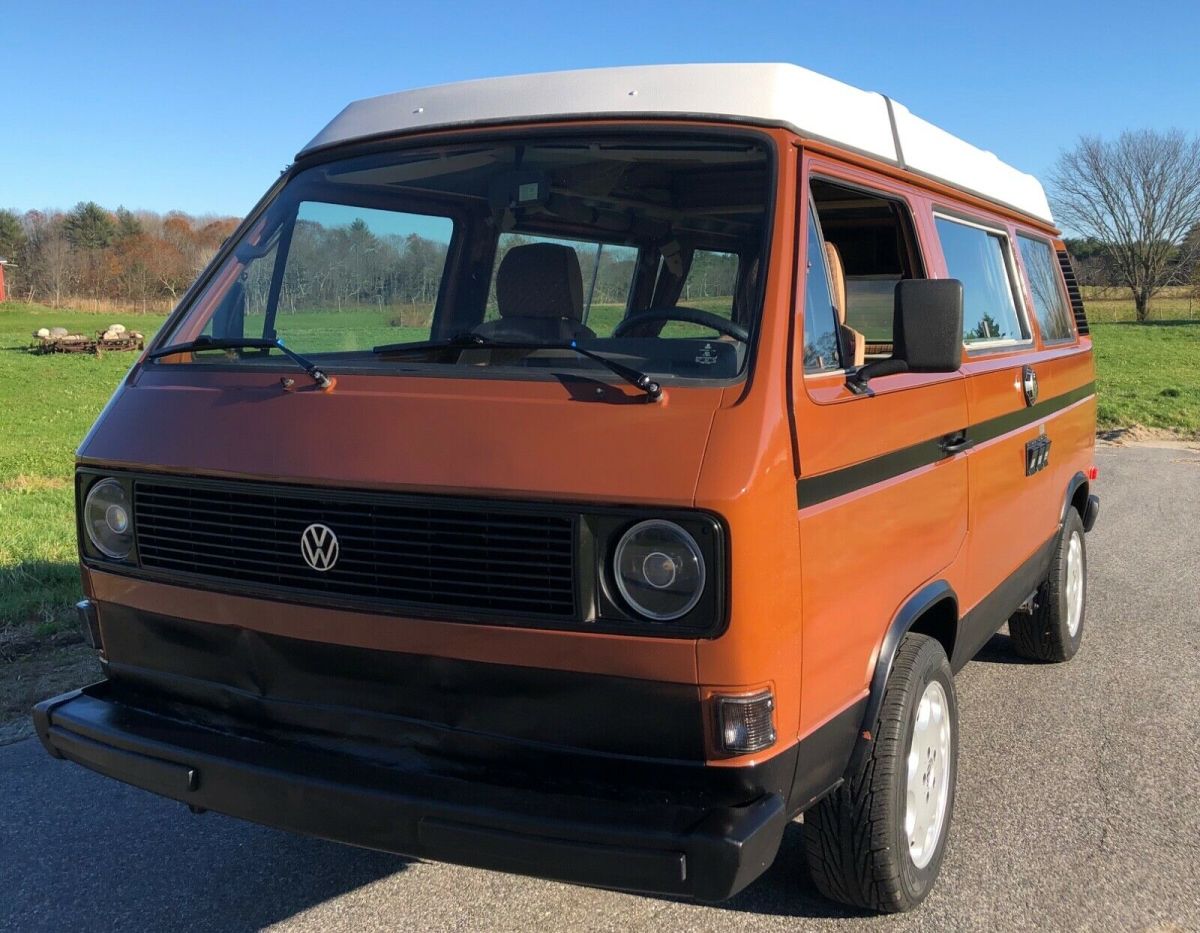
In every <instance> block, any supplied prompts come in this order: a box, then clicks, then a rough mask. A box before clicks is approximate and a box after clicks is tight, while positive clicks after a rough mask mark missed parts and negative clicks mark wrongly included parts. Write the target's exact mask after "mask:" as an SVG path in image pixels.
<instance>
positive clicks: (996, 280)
mask: <svg viewBox="0 0 1200 933" xmlns="http://www.w3.org/2000/svg"><path fill="white" fill-rule="evenodd" d="M935 219H936V221H937V231H938V238H939V239H940V240H941V243H942V254H943V255H944V256H945V257H946V268H947V270H948V271H949V273H950V277H951V278H953V279H958V280H959V281H960V282H962V285H963V341H964V342H965V343H966V344H967V346H968V347H970V346H987V345H988V344H994V343H1011V342H1013V341H1019V340H1026V339H1028V337H1029V331H1028V330H1027V329H1026V328H1025V325H1024V323H1023V321H1022V320H1021V316H1020V314H1019V313H1018V312H1017V299H1016V293H1015V288H1014V284H1013V276H1012V264H1011V262H1010V260H1009V252H1008V237H1007V236H1006V235H1005V234H1003V233H998V232H996V231H994V230H988V229H985V228H983V227H977V226H975V225H974V224H969V223H963V222H962V221H958V220H951V219H950V218H949V217H937V218H935Z"/></svg>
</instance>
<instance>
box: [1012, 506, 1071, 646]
mask: <svg viewBox="0 0 1200 933" xmlns="http://www.w3.org/2000/svg"><path fill="white" fill-rule="evenodd" d="M1086 609H1087V546H1086V544H1085V543H1084V534H1083V519H1082V518H1080V517H1079V513H1078V512H1076V511H1075V509H1073V508H1071V509H1067V517H1066V519H1065V520H1064V521H1063V525H1062V530H1061V531H1060V532H1059V535H1058V541H1057V542H1056V544H1055V548H1054V555H1053V557H1052V558H1051V561H1050V571H1049V573H1048V574H1047V575H1046V579H1045V580H1044V581H1043V582H1042V584H1041V586H1039V587H1038V590H1037V595H1036V596H1035V597H1034V604H1033V611H1032V612H1030V613H1025V612H1018V613H1015V614H1014V615H1013V616H1012V618H1010V619H1009V620H1008V634H1009V636H1010V637H1011V638H1012V645H1013V649H1014V650H1015V651H1016V652H1017V654H1019V655H1021V657H1023V658H1029V659H1030V660H1032V661H1051V662H1053V661H1069V660H1070V659H1071V658H1073V657H1074V656H1075V652H1076V651H1078V650H1079V645H1080V643H1081V642H1082V641H1083V616H1084V611H1085V610H1086Z"/></svg>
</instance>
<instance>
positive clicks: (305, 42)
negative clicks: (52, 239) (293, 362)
mask: <svg viewBox="0 0 1200 933" xmlns="http://www.w3.org/2000/svg"><path fill="white" fill-rule="evenodd" d="M1198 49H1200V4H1194V3H1192V2H1190V0H1185V2H1170V3H1168V2H1158V0H1153V2H1141V3H1138V4H1133V3H1129V2H1115V0H1093V2H1074V0H1063V2H1048V0H1040V2H1026V0H1011V2H1008V3H988V4H982V3H975V2H972V0H965V2H964V0H958V2H928V3H922V2H919V0H910V2H899V0H890V2H858V3H855V2H842V3H829V2H828V0H825V2H822V3H807V2H800V0H792V2H784V3H761V4H755V3H749V2H742V3H737V2H723V3H690V4H687V3H668V4H662V3H647V2H645V0H641V2H637V3H624V2H602V3H591V4H578V3H565V2H558V3H519V2H515V0H513V2H508V3H503V4H501V3H494V2H493V3H479V2H459V3H454V2H440V3H439V2H429V3H424V4H419V3H399V2H391V3H387V2H365V0H339V2H337V3H329V2H327V0H326V2H321V3H314V2H308V0H290V2H276V0H269V2H255V3H240V2H239V3H234V2H223V0H221V2H218V0H214V2H206V3H199V2H197V3H194V4H192V5H191V6H190V8H187V7H185V5H184V4H183V3H175V2H167V3H164V2H161V0H157V2H132V0H125V2H123V0H109V2H106V3H67V2H59V0H37V2H17V3H12V4H6V5H4V7H3V9H2V10H0V50H2V53H0V62H2V67H3V73H4V75H5V78H6V80H5V82H4V87H5V93H4V94H3V96H2V97H0V207H15V208H18V209H22V210H24V209H29V208H45V207H63V208H66V207H70V206H71V205H73V204H74V203H75V202H77V201H80V200H85V199H92V200H96V201H99V202H100V203H101V204H104V205H105V206H107V207H110V208H115V207H116V206H117V205H122V204H123V205H125V206H127V207H130V208H134V209H136V208H148V209H152V210H159V211H165V210H168V209H171V208H179V209H182V210H186V211H189V212H192V213H221V214H238V215H240V214H243V213H245V212H246V211H247V210H248V209H249V208H250V207H251V206H252V205H253V204H254V202H255V201H256V200H257V199H258V197H259V196H260V195H261V194H262V192H263V191H264V190H266V188H267V186H268V185H269V184H270V183H271V181H272V180H273V179H274V178H275V177H276V176H277V175H278V173H279V171H280V170H281V169H282V168H283V167H284V166H285V165H286V164H287V163H288V162H289V161H290V160H291V158H292V156H293V154H294V153H295V152H296V151H297V150H298V149H299V148H300V147H301V146H302V145H303V144H304V143H306V142H307V141H308V140H309V139H310V138H311V137H312V136H314V135H315V134H316V132H317V131H318V130H319V129H320V128H321V127H322V126H323V125H324V123H325V122H326V121H327V120H328V119H329V118H330V117H332V116H333V115H334V114H335V113H336V112H337V111H338V110H340V109H341V108H342V107H343V106H344V105H345V104H346V103H347V102H348V101H350V100H353V99H356V98H359V97H369V96H374V95H376V94H381V93H385V92H387V91H392V90H399V89H402V88H405V87H416V86H420V85H425V84H434V83H440V82H444V81H453V80H458V79H463V78H474V77H484V76H491V75H500V74H514V73H520V72H528V71H546V70H554V69H561V68H579V67H594V66H603V65H619V64H643V63H659V62H688V61H793V62H796V63H798V64H801V65H804V66H806V67H809V68H813V69H815V70H817V71H821V72H824V73H826V74H829V75H832V76H833V77H836V78H839V79H841V80H844V81H847V82H849V83H851V84H854V85H857V86H859V87H863V88H867V89H869V90H876V91H881V92H883V93H886V94H888V95H890V96H892V97H894V98H896V99H897V100H899V101H901V102H903V103H904V104H906V105H907V106H908V107H909V108H910V109H911V110H912V111H913V112H914V113H917V114H919V115H921V116H923V117H925V118H926V119H929V120H932V121H933V122H935V123H938V124H940V125H942V126H944V127H945V128H946V129H948V130H950V131H951V132H954V133H957V134H958V135H960V136H963V137H965V138H966V139H968V140H969V141H971V142H973V143H975V144H976V145H980V146H983V147H985V148H988V149H991V150H993V151H994V152H996V153H997V154H998V155H999V156H1000V157H1001V158H1003V159H1005V160H1006V161H1009V162H1012V163H1013V164H1015V165H1017V166H1018V167H1020V168H1022V169H1025V170H1027V171H1032V172H1035V173H1038V174H1044V173H1045V171H1046V170H1047V169H1048V168H1049V166H1050V165H1051V164H1052V163H1053V161H1054V159H1055V157H1056V156H1057V154H1058V152H1059V150H1060V149H1062V148H1064V147H1067V146H1069V145H1071V144H1072V143H1073V141H1074V140H1075V139H1076V138H1077V137H1078V136H1079V135H1080V134H1081V133H1099V134H1101V135H1113V134H1116V133H1118V132H1120V131H1121V130H1122V129H1125V128H1137V127H1154V128H1166V127H1171V126H1176V127H1179V128H1181V129H1184V130H1185V131H1187V132H1189V133H1200V72H1197V70H1196V68H1197V61H1198V60H1200V53H1198V51H1197V50H1198Z"/></svg>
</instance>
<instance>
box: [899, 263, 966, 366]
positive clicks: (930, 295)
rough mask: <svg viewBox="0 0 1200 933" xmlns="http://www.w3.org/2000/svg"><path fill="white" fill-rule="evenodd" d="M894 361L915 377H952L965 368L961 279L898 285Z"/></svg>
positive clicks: (928, 280)
mask: <svg viewBox="0 0 1200 933" xmlns="http://www.w3.org/2000/svg"><path fill="white" fill-rule="evenodd" d="M892 327H893V331H894V333H893V340H894V343H893V352H892V356H893V358H894V359H900V360H903V361H904V363H905V364H906V366H907V368H908V371H909V372H913V373H952V372H956V371H957V370H958V369H959V367H961V366H962V348H963V287H962V282H960V281H959V280H958V279H904V280H903V281H901V282H897V283H896V307H895V315H894V318H893V325H892Z"/></svg>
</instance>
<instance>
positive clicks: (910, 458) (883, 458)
mask: <svg viewBox="0 0 1200 933" xmlns="http://www.w3.org/2000/svg"><path fill="white" fill-rule="evenodd" d="M1095 394H1096V383H1094V382H1089V383H1087V384H1086V385H1082V386H1080V387H1079V388H1077V389H1072V390H1071V391H1070V392H1065V393H1063V394H1062V395H1056V396H1054V397H1053V398H1048V399H1043V400H1042V401H1040V402H1038V403H1037V404H1036V405H1033V406H1030V407H1028V408H1019V409H1017V410H1016V411H1011V412H1009V413H1007V414H1004V415H999V416H997V417H995V418H989V419H988V420H986V421H980V422H978V423H977V424H972V425H969V426H968V427H967V429H966V431H967V438H968V439H969V440H970V441H971V442H972V443H974V444H982V443H984V442H986V441H990V440H992V439H993V438H996V437H999V436H1000V435H1001V434H1007V433H1008V432H1009V431H1015V430H1017V429H1018V428H1021V427H1024V426H1025V425H1028V424H1033V423H1034V422H1035V421H1041V420H1042V419H1043V418H1046V417H1048V416H1050V415H1052V414H1054V413H1055V412H1058V411H1062V409H1064V408H1066V407H1067V406H1068V405H1074V404H1075V403H1076V402H1078V401H1082V400H1083V399H1085V398H1088V397H1089V396H1091V395H1095ZM951 433H953V432H951ZM943 437H944V435H939V436H938V437H934V438H930V439H929V440H925V441H921V442H920V443H917V444H913V445H912V446H910V447H901V448H900V449H898V450H892V451H889V452H888V453H886V454H881V455H880V456H878V457H872V458H871V459H870V460H864V461H863V462H862V463H856V464H854V465H853V466H848V467H843V468H841V469H839V470H830V471H829V472H828V473H821V474H820V475H818V476H808V477H801V479H800V481H799V482H797V483H796V502H797V505H798V506H799V507H800V508H802V509H803V508H806V507H808V506H810V505H817V504H818V503H821V502H826V501H828V500H829V499H835V498H837V497H838V496H844V495H846V493H849V492H854V491H855V490H857V489H864V488H866V487H867V486H874V485H875V484H876V483H882V482H883V481H884V480H889V479H892V478H894V477H897V476H901V475H903V474H905V473H910V472H912V471H913V470H918V469H920V468H921V467H924V466H929V465H930V464H932V463H937V462H939V461H941V460H944V459H946V457H947V454H946V452H945V451H944V450H943V449H942V443H941V442H942V439H943Z"/></svg>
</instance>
